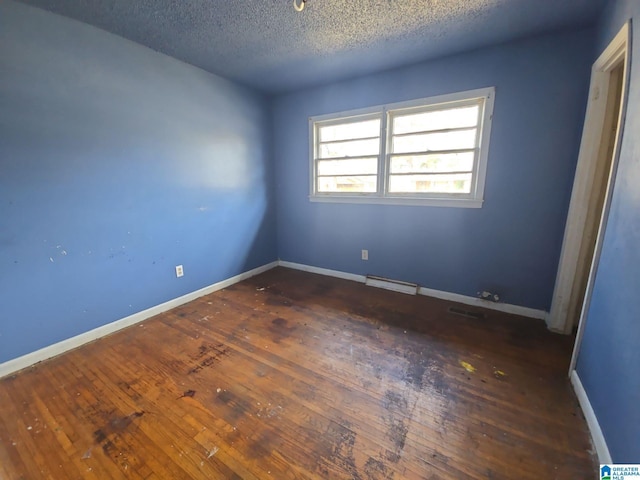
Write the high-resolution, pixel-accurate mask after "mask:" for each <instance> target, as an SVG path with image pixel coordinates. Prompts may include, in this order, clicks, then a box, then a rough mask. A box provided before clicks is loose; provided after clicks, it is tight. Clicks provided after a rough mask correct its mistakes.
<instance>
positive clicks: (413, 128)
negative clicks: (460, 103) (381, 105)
mask: <svg viewBox="0 0 640 480" xmlns="http://www.w3.org/2000/svg"><path fill="white" fill-rule="evenodd" d="M478 108H480V107H478V105H473V106H471V107H462V108H452V109H449V110H438V111H434V112H422V113H416V114H413V115H402V116H397V117H393V133H396V134H400V133H411V132H425V131H428V130H443V129H445V128H461V127H475V126H476V125H477V123H478Z"/></svg>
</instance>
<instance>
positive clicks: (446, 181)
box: [389, 173, 471, 193]
mask: <svg viewBox="0 0 640 480" xmlns="http://www.w3.org/2000/svg"><path fill="white" fill-rule="evenodd" d="M389 192H391V193H469V192H471V173H462V174H452V175H390V176H389Z"/></svg>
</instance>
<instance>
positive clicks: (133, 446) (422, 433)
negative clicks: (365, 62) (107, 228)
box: [0, 268, 597, 480]
mask: <svg viewBox="0 0 640 480" xmlns="http://www.w3.org/2000/svg"><path fill="white" fill-rule="evenodd" d="M452 305H453V304H451V303H449V302H445V301H440V300H436V299H431V298H427V297H411V296H406V295H402V294H398V293H393V292H388V291H384V290H379V289H374V288H371V287H365V286H364V285H361V284H357V283H354V282H349V281H344V280H338V279H334V278H328V277H322V276H317V275H312V274H309V273H303V272H297V271H293V270H288V269H283V268H277V269H274V270H271V271H269V272H267V273H264V274H262V275H260V276H257V277H254V278H252V279H250V280H247V281H244V282H242V283H240V284H237V285H235V286H233V287H230V288H227V289H225V290H222V291H219V292H216V293H214V294H211V295H208V296H205V297H202V298H200V299H198V300H196V301H194V302H191V303H189V304H186V305H184V306H182V307H179V308H176V309H174V310H171V311H169V312H167V313H164V314H161V315H158V316H157V317H154V318H152V319H149V320H147V321H145V322H144V323H142V324H139V325H136V326H133V327H130V328H128V329H126V330H123V331H121V332H118V333H116V334H113V335H111V336H109V337H106V338H103V339H101V340H98V341H96V342H94V343H91V344H89V345H86V346H83V347H82V348H79V349H77V350H74V351H71V352H68V353H66V354H64V355H62V356H60V357H57V358H55V359H52V360H50V361H47V362H43V363H41V364H39V365H37V366H35V367H33V368H30V369H28V370H25V371H23V372H20V373H18V374H17V375H14V376H12V377H8V378H5V379H3V380H2V381H0V479H3V480H4V479H40V478H50V479H56V480H59V479H80V478H82V479H101V480H102V479H109V478H114V479H119V478H133V479H188V478H194V479H217V478H220V479H226V478H243V479H269V478H273V479H276V480H282V479H304V478H345V479H362V480H368V479H392V478H393V479H403V478H410V479H494V480H497V479H504V480H513V479H519V480H523V479H536V480H538V479H540V478H552V479H553V478H555V479H571V480H575V479H587V478H593V476H594V475H595V474H594V472H596V471H597V470H596V465H595V461H594V458H593V456H592V454H591V453H590V452H589V450H590V448H591V447H590V442H589V437H588V433H587V428H586V425H585V421H584V418H583V417H582V414H581V413H580V410H579V407H578V405H577V401H576V399H575V397H574V395H573V393H572V391H571V388H570V386H569V384H568V381H567V378H566V369H567V364H568V360H569V355H570V351H571V339H570V338H567V337H562V336H558V335H553V334H551V333H549V332H548V331H546V329H545V328H544V325H543V323H542V322H539V321H535V320H531V319H524V318H520V317H515V316H509V315H506V314H500V313H496V312H492V311H488V310H485V311H483V310H481V309H475V308H471V307H465V306H460V305H458V307H460V308H463V309H464V310H473V311H476V312H482V313H484V315H485V318H482V319H477V318H467V317H464V316H460V315H456V314H453V313H451V312H449V311H448V308H449V307H451V306H452ZM454 306H455V305H454Z"/></svg>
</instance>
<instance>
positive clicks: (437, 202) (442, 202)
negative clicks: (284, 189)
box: [309, 195, 483, 208]
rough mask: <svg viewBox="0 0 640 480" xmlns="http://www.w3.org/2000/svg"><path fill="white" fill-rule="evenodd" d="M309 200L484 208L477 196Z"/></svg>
mask: <svg viewBox="0 0 640 480" xmlns="http://www.w3.org/2000/svg"><path fill="white" fill-rule="evenodd" d="M309 201H311V202H319V203H362V204H374V205H413V206H423V207H457V208H482V202H483V200H479V199H475V198H409V197H377V196H365V195H362V196H352V195H309Z"/></svg>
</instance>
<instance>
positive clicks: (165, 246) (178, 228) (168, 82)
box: [0, 0, 277, 362]
mask: <svg viewBox="0 0 640 480" xmlns="http://www.w3.org/2000/svg"><path fill="white" fill-rule="evenodd" d="M268 116H269V109H268V104H267V101H266V100H265V99H263V98H262V97H260V96H258V95H256V94H254V93H252V92H250V91H248V90H246V89H243V88H240V87H237V86H235V85H233V84H232V83H230V82H228V81H226V80H223V79H221V78H218V77H215V76H212V75H210V74H208V73H205V72H204V71H202V70H199V69H196V68H194V67H191V66H189V65H186V64H184V63H181V62H179V61H177V60H174V59H171V58H169V57H166V56H163V55H161V54H158V53H156V52H153V51H151V50H149V49H147V48H144V47H142V46H139V45H137V44H135V43H132V42H130V41H127V40H124V39H122V38H120V37H117V36H114V35H110V34H107V33H105V32H103V31H101V30H98V29H95V28H93V27H90V26H88V25H85V24H82V23H79V22H75V21H72V20H69V19H65V18H62V17H59V16H56V15H53V14H50V13H46V12H44V11H41V10H37V9H34V8H32V7H27V6H25V5H22V4H17V3H14V2H12V1H10V0H3V1H2V2H0V297H1V298H0V362H3V361H6V360H9V359H11V358H15V357H18V356H20V355H22V354H25V353H28V352H31V351H34V350H36V349H38V348H41V347H45V346H47V345H50V344H53V343H55V342H57V341H60V340H63V339H66V338H69V337H71V336H73V335H76V334H79V333H82V332H85V331H88V330H90V329H92V328H95V327H97V326H100V325H104V324H106V323H109V322H112V321H114V320H117V319H120V318H122V317H125V316H127V315H130V314H132V313H135V312H138V311H141V310H143V309H146V308H148V307H151V306H154V305H157V304H160V303H162V302H165V301H167V300H170V299H173V298H175V297H178V296H180V295H183V294H185V293H188V292H192V291H194V290H197V289H199V288H202V287H204V286H207V285H210V284H212V283H214V282H216V281H219V280H222V279H225V278H228V277H231V276H233V275H236V274H238V273H240V272H243V271H246V270H248V269H251V268H254V267H257V266H259V265H263V264H265V263H268V262H270V261H273V260H275V259H276V258H277V255H276V250H277V249H276V235H275V221H274V215H275V209H274V205H273V201H272V200H273V195H272V189H271V188H270V185H271V184H272V180H271V178H270V175H271V174H272V172H273V169H272V167H271V166H270V165H269V161H270V160H269V159H270V143H269V142H270V139H269V128H268V126H267V125H268V123H267V122H268ZM178 264H183V265H184V268H185V276H184V277H183V278H181V279H177V278H176V277H175V273H174V267H175V265H178Z"/></svg>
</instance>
